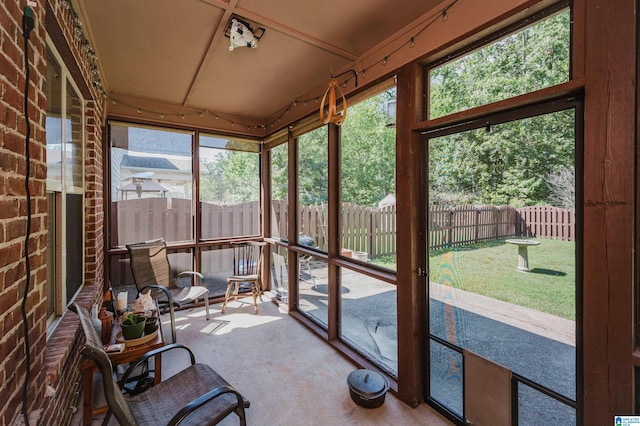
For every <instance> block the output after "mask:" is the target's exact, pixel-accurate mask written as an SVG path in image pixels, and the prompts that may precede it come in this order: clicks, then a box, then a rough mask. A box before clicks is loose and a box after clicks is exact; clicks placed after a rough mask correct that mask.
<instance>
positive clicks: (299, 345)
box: [93, 295, 450, 426]
mask: <svg viewBox="0 0 640 426" xmlns="http://www.w3.org/2000/svg"><path fill="white" fill-rule="evenodd" d="M268 299H269V296H268V295H265V298H264V302H262V303H260V304H259V309H260V312H259V314H258V315H254V314H253V306H252V304H251V298H245V299H242V300H240V301H238V302H230V303H229V304H228V305H227V311H226V314H225V315H221V314H220V307H221V305H220V304H215V305H212V306H211V320H210V321H207V320H206V319H205V315H204V308H203V307H198V308H195V309H190V310H184V311H180V312H178V313H177V320H176V323H177V328H178V330H177V336H178V342H179V343H183V344H185V345H187V346H189V347H190V348H191V349H192V350H193V351H194V353H195V355H196V360H197V361H198V362H202V363H206V364H209V365H211V366H212V367H213V368H214V369H215V370H217V371H218V372H219V373H220V374H221V375H222V376H224V377H225V378H226V379H227V380H228V381H229V382H230V383H231V384H232V385H233V386H234V387H236V388H237V389H239V390H240V391H241V392H242V393H243V394H244V395H245V396H246V397H247V398H248V399H249V400H250V401H251V407H250V408H249V409H248V410H247V423H248V424H253V425H273V426H278V425H282V426H293V425H305V426H314V425H318V426H321V425H378V424H379V425H389V424H397V425H429V426H430V425H433V426H439V425H449V424H450V423H449V422H448V421H447V420H445V419H444V418H443V417H441V416H440V415H439V414H438V413H436V412H435V411H434V410H432V409H431V408H429V407H428V406H427V405H426V404H421V405H420V406H419V407H417V408H415V409H414V408H411V407H409V406H407V405H406V404H404V403H403V402H401V401H399V400H398V399H397V398H396V397H395V396H393V394H391V393H390V392H389V393H388V394H387V396H386V400H385V403H384V405H382V407H380V408H377V409H365V408H362V407H359V406H358V405H356V404H355V403H354V402H353V401H352V400H351V398H350V396H349V388H348V386H347V376H348V375H349V373H350V372H351V371H353V370H354V369H356V367H355V366H354V365H353V364H351V363H350V362H349V361H347V360H346V359H345V358H343V357H342V356H341V355H340V354H338V353H337V352H336V351H335V350H333V349H332V348H331V347H330V346H328V345H327V344H326V343H324V342H323V341H322V340H321V339H319V338H318V337H317V336H315V335H314V334H312V333H310V332H309V331H308V330H307V329H306V328H305V327H303V326H302V325H301V324H300V323H298V322H297V321H295V320H294V319H292V318H290V317H289V316H288V315H287V314H286V313H285V312H284V311H282V310H280V309H279V308H278V307H277V306H276V305H275V304H273V303H271V302H267V300H268ZM163 320H165V321H168V315H165V316H164V317H163ZM164 329H165V330H166V333H168V332H169V331H168V325H167V324H166V322H165V325H164ZM167 335H168V334H167ZM185 361H186V360H184V358H182V357H180V356H179V354H175V355H174V354H167V355H165V356H164V357H163V377H167V376H168V375H171V374H172V373H173V372H175V371H178V370H179V369H180V368H181V366H182V365H184V364H182V363H183V362H185ZM100 422H101V420H99V419H94V422H93V424H94V425H98V424H100ZM109 424H116V422H114V421H113V420H112V421H111V422H110V423H109ZM221 424H223V425H235V424H237V417H236V416H234V415H231V416H230V417H228V418H227V419H226V420H225V421H223V422H222V423H221Z"/></svg>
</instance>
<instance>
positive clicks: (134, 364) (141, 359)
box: [118, 343, 196, 389]
mask: <svg viewBox="0 0 640 426" xmlns="http://www.w3.org/2000/svg"><path fill="white" fill-rule="evenodd" d="M173 349H184V350H186V351H187V352H188V353H189V357H190V358H191V365H193V364H195V363H196V357H195V355H194V354H193V352H192V351H191V349H189V348H188V347H186V346H185V345H183V344H181V343H172V344H169V345H166V346H162V347H161V348H157V349H154V350H152V351H149V352H147V353H145V354H144V355H142V356H141V357H139V358H137V359H136V360H134V361H132V362H131V363H130V364H129V368H127V371H125V372H124V375H123V376H122V378H121V379H120V381H119V382H118V386H119V387H120V389H122V388H123V386H124V385H125V384H126V383H127V380H129V376H131V373H133V371H134V370H135V369H136V367H138V366H139V365H140V364H142V363H143V362H145V361H146V360H148V359H149V358H151V357H154V356H156V355H158V354H161V353H163V352H167V351H170V350H173Z"/></svg>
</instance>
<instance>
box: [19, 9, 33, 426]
mask: <svg viewBox="0 0 640 426" xmlns="http://www.w3.org/2000/svg"><path fill="white" fill-rule="evenodd" d="M34 24H35V21H34V19H33V10H32V9H31V8H30V7H29V6H25V7H24V12H23V14H22V35H23V37H24V67H25V78H24V117H25V120H26V125H27V131H26V135H25V149H24V151H25V161H26V166H25V179H24V187H25V190H26V194H27V232H26V235H25V239H24V262H25V273H26V282H25V286H24V294H23V296H22V326H23V328H24V352H25V377H24V384H23V387H22V416H23V419H24V424H25V425H27V426H29V413H28V411H27V410H28V404H27V398H28V396H29V374H30V372H31V348H30V345H29V323H28V319H27V296H28V295H29V287H30V284H31V267H30V265H29V237H30V235H31V191H30V189H29V176H30V174H31V155H30V152H29V143H30V141H31V123H30V121H29V80H30V76H29V35H30V34H31V31H32V30H33V27H34Z"/></svg>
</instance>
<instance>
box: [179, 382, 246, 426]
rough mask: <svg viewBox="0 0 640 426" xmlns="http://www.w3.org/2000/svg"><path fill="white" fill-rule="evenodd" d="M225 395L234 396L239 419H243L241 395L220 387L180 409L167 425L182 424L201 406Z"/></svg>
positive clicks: (230, 388)
mask: <svg viewBox="0 0 640 426" xmlns="http://www.w3.org/2000/svg"><path fill="white" fill-rule="evenodd" d="M227 393H233V394H234V395H235V396H236V398H237V400H238V410H240V412H241V413H242V416H241V418H244V400H243V399H242V395H240V393H239V392H238V391H237V390H235V389H234V388H232V387H231V386H220V387H217V388H215V389H213V390H210V391H209V392H207V393H205V394H204V395H202V396H200V397H198V398H196V399H194V400H193V401H191V402H190V403H188V404H187V405H185V406H184V407H182V409H181V410H180V411H178V412H177V413H176V415H175V416H173V418H172V419H171V420H170V421H169V423H168V424H167V425H168V426H173V425H177V424H180V422H182V421H183V420H184V419H185V418H186V417H187V416H188V415H189V414H191V413H192V412H193V411H195V410H196V409H198V408H199V407H201V406H202V405H204V404H206V403H207V402H209V401H212V400H214V399H216V398H218V397H219V396H222V395H224V394H227Z"/></svg>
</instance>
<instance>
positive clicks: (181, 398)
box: [74, 304, 249, 426]
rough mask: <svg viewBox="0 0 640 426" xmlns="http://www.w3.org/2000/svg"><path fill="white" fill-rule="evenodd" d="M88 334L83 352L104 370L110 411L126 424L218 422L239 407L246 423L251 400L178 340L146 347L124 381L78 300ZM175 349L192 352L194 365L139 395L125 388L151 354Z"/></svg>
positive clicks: (209, 423)
mask: <svg viewBox="0 0 640 426" xmlns="http://www.w3.org/2000/svg"><path fill="white" fill-rule="evenodd" d="M74 307H75V311H76V313H77V314H78V316H79V317H80V324H81V325H82V329H83V331H84V334H85V336H86V343H85V346H84V347H83V348H82V354H83V355H85V356H87V357H90V358H92V359H93V360H94V361H95V363H96V366H97V367H98V369H99V370H100V373H101V374H102V383H103V388H104V394H105V398H106V400H107V405H108V406H109V412H108V413H107V417H106V418H105V422H108V420H109V417H110V416H111V415H113V416H115V418H116V419H117V420H118V423H119V424H120V425H123V426H134V425H150V426H157V425H178V424H181V425H198V426H200V425H215V424H217V423H219V422H220V421H221V420H222V419H224V418H226V417H227V416H228V415H229V414H231V413H235V414H236V415H237V416H238V418H239V420H240V424H241V425H246V416H245V408H249V401H248V400H246V399H244V398H243V396H242V395H241V394H240V393H239V392H238V391H237V390H235V389H234V388H233V387H232V386H231V385H230V384H229V383H228V382H227V381H226V380H224V379H223V378H222V377H221V376H220V375H219V374H218V373H216V372H215V371H214V370H213V369H212V368H211V367H210V366H208V365H206V364H197V363H196V362H195V356H194V355H193V352H191V350H190V349H189V348H187V347H186V346H184V345H181V344H179V343H174V344H170V345H167V346H163V347H161V348H158V349H155V350H153V351H150V352H147V353H146V354H145V355H143V356H142V357H140V358H139V359H138V360H136V361H134V362H132V363H131V364H130V366H129V368H128V369H127V371H126V372H125V373H124V375H123V377H122V378H121V379H120V381H119V382H116V378H115V376H114V374H113V366H112V364H111V360H110V359H109V355H108V354H107V353H106V352H105V350H104V347H103V346H102V341H101V339H100V336H99V335H98V333H97V331H96V329H95V327H94V326H93V323H92V321H91V316H90V315H89V313H88V312H87V310H86V309H84V308H83V307H81V306H79V305H78V304H74ZM172 350H184V351H186V352H187V353H188V355H189V358H190V361H191V365H190V366H188V367H187V368H185V369H183V370H181V371H180V372H178V373H176V374H175V375H173V376H171V377H169V378H168V379H166V380H164V381H162V382H160V383H158V384H156V385H155V386H153V387H151V388H149V389H147V390H146V391H144V392H142V393H139V394H137V395H128V394H125V393H123V386H124V384H125V383H126V382H127V379H128V378H129V376H130V375H131V373H132V372H133V371H134V370H135V369H136V368H137V367H138V366H140V365H141V364H142V363H144V362H146V361H147V360H148V359H149V358H151V357H154V356H156V355H158V354H159V353H164V352H167V351H172Z"/></svg>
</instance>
